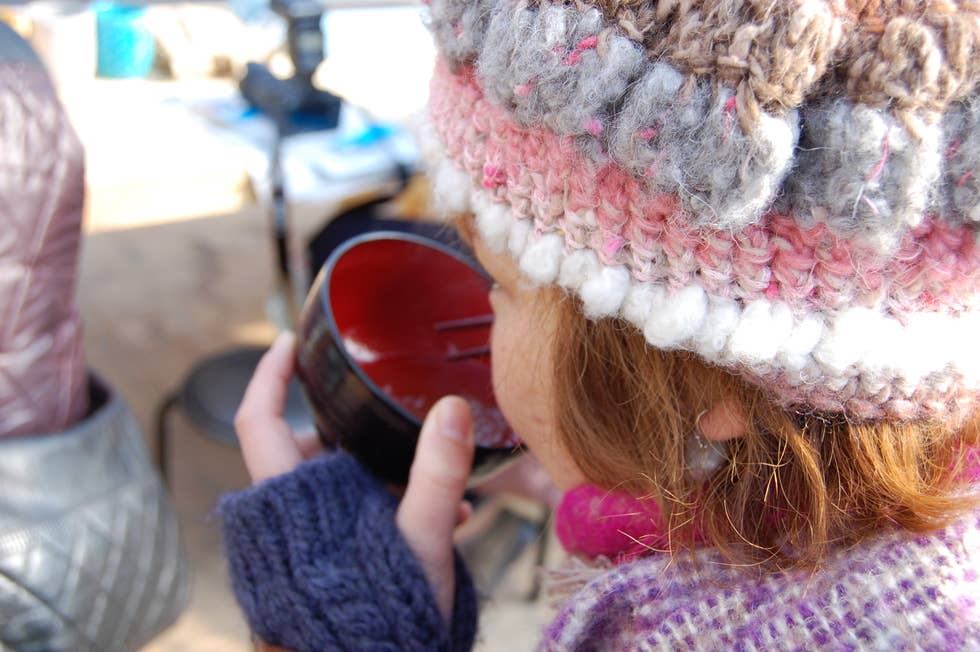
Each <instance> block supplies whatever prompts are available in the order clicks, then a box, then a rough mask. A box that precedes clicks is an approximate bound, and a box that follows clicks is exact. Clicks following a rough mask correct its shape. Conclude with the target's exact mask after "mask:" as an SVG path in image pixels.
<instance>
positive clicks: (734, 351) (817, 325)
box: [433, 160, 980, 403]
mask: <svg viewBox="0 0 980 652" xmlns="http://www.w3.org/2000/svg"><path fill="white" fill-rule="evenodd" d="M447 162H448V161H447V160H443V161H442V162H441V163H440V166H439V168H438V172H437V174H436V175H435V176H434V178H433V184H434V192H435V195H436V196H438V197H447V196H450V197H453V198H455V199H456V201H457V203H458V204H460V205H464V204H465V205H467V206H472V207H473V208H474V210H475V211H476V214H477V220H476V223H477V228H478V230H479V232H480V234H481V236H482V237H484V238H485V239H486V241H487V242H488V243H490V244H491V245H492V246H494V248H495V249H496V250H498V251H499V250H501V249H502V248H503V247H501V245H503V246H505V247H506V248H507V249H508V250H509V252H510V254H511V255H512V256H513V257H514V259H515V261H518V264H519V266H520V269H521V270H522V271H523V272H524V274H525V275H527V276H528V277H529V278H530V279H531V280H532V281H535V282H537V283H540V284H551V283H555V282H557V284H558V285H560V286H562V287H564V288H566V289H567V290H570V291H573V292H574V293H575V294H576V295H578V297H579V298H581V300H582V302H583V305H584V307H585V311H586V313H587V314H588V315H589V316H590V317H592V318H595V317H600V316H619V317H621V318H623V319H624V320H626V321H628V322H630V323H632V324H633V325H634V326H636V327H637V328H638V329H639V330H640V331H642V332H643V333H644V335H645V337H646V339H647V341H648V342H650V344H651V345H653V346H656V347H658V348H661V349H686V350H689V351H693V352H695V353H697V354H699V355H701V356H702V357H703V358H704V359H706V360H707V361H708V362H711V363H715V364H720V365H725V366H733V365H736V366H738V367H739V368H741V369H743V370H746V371H748V372H749V373H750V374H752V375H755V376H758V377H766V376H770V375H771V374H772V373H773V372H774V371H780V372H785V373H786V378H787V379H795V380H796V382H795V384H797V385H799V386H804V385H807V386H810V385H818V384H819V385H823V386H825V387H827V388H829V389H831V390H833V391H839V390H840V389H842V388H844V387H845V386H847V385H848V384H849V383H851V382H852V381H859V382H860V390H859V392H858V397H862V396H863V397H865V398H866V399H867V400H870V401H871V402H874V403H877V402H878V400H877V399H876V397H877V396H879V394H880V392H881V391H882V389H883V388H885V387H886V386H887V387H890V393H889V398H891V399H894V398H903V399H909V400H911V399H912V398H913V394H914V393H915V392H916V390H917V389H918V388H919V387H920V385H921V384H922V382H923V381H924V380H926V379H927V378H928V382H929V385H930V387H936V386H937V385H942V384H943V383H946V384H951V383H958V384H959V385H960V386H961V387H962V388H963V389H964V390H965V391H966V392H969V393H976V392H978V391H980V347H976V346H972V347H969V346H967V347H964V346H963V345H964V343H969V342H975V340H976V335H977V333H980V314H973V313H970V314H962V315H959V316H952V315H945V314H940V313H926V312H920V313H908V314H903V315H902V321H899V319H896V318H895V317H893V316H890V315H886V314H884V313H883V312H881V311H880V310H876V309H869V308H856V307H855V308H848V309H845V310H843V311H840V312H838V313H836V314H821V313H816V312H809V313H804V314H802V315H801V314H800V311H799V307H798V306H797V307H796V310H795V311H794V310H793V309H791V307H790V306H789V305H787V304H786V303H784V302H782V301H770V300H767V299H756V300H754V301H752V302H750V303H749V304H748V305H741V304H740V303H739V302H736V301H732V300H731V299H727V298H724V297H719V296H712V295H710V294H708V293H707V292H706V291H705V290H704V288H703V287H701V286H699V285H696V284H694V285H690V286H688V287H686V288H683V289H681V290H680V291H671V290H668V289H667V288H666V287H664V286H662V285H656V284H650V283H644V282H640V281H637V280H635V279H633V278H632V277H631V275H630V274H629V272H628V271H627V270H626V269H625V268H621V267H616V268H610V267H606V266H604V265H603V264H602V263H601V262H600V261H599V259H598V257H597V256H596V255H595V253H594V252H592V251H591V250H578V251H575V250H567V249H566V248H565V247H564V246H560V244H561V243H562V242H563V238H562V237H561V235H560V233H557V232H551V233H535V231H534V228H533V223H532V222H531V220H528V219H524V218H518V217H515V216H514V215H513V214H512V213H511V211H509V210H508V209H507V208H506V206H505V205H503V204H501V203H500V202H497V201H495V200H494V199H493V197H492V195H490V194H489V193H488V192H487V191H486V190H484V189H483V188H480V187H478V186H477V185H476V184H474V183H473V182H472V180H470V179H469V177H468V176H467V175H466V174H465V173H463V172H462V171H460V170H459V169H458V168H457V169H456V173H448V172H447V171H446V163H447ZM449 164H450V165H453V164H452V163H449ZM444 184H452V186H453V187H452V188H447V187H443V186H444ZM507 220H509V221H510V226H509V231H507V232H506V233H505V231H504V228H505V222H506V221H507ZM903 322H904V323H903ZM849 398H850V397H849Z"/></svg>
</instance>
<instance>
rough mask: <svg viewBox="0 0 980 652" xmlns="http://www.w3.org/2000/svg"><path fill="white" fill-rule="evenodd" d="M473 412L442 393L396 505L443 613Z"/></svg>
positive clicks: (450, 592) (450, 595) (448, 608)
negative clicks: (406, 483)
mask: <svg viewBox="0 0 980 652" xmlns="http://www.w3.org/2000/svg"><path fill="white" fill-rule="evenodd" d="M473 448H474V444H473V418H472V416H471V414H470V408H469V405H467V403H466V402H465V401H464V400H462V399H461V398H458V397H453V396H451V397H446V398H443V399H441V400H440V401H439V402H438V403H436V404H435V406H433V408H432V409H431V410H430V411H429V414H428V416H426V419H425V423H424V424H423V425H422V433H421V434H420V435H419V443H418V447H417V448H416V450H415V460H414V462H412V470H411V473H410V475H409V479H408V487H407V488H406V489H405V495H404V497H403V498H402V502H401V504H400V505H399V507H398V514H397V522H398V528H399V529H400V530H401V532H402V535H403V536H404V537H405V540H406V541H407V542H408V544H409V546H410V547H411V548H412V551H413V552H414V553H415V556H416V557H417V558H418V559H419V561H420V562H421V563H422V567H423V568H424V569H425V574H426V577H427V578H428V580H429V583H430V585H431V586H432V590H433V592H434V593H435V595H436V600H437V601H438V603H439V610H440V612H441V613H442V614H443V616H445V617H446V618H447V619H448V618H449V617H450V616H451V612H452V605H453V599H454V597H455V587H456V583H455V576H454V566H453V564H454V561H453V530H454V529H455V527H456V524H457V523H458V521H459V517H460V503H461V502H462V500H463V492H464V491H465V490H466V480H467V478H468V477H469V473H470V469H471V467H472V465H473Z"/></svg>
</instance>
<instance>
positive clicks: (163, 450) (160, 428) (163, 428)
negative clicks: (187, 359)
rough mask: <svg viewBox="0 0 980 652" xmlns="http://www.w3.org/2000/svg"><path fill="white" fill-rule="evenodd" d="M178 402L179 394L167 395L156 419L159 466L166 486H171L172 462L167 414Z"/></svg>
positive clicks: (158, 409)
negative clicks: (170, 460)
mask: <svg viewBox="0 0 980 652" xmlns="http://www.w3.org/2000/svg"><path fill="white" fill-rule="evenodd" d="M176 404H177V395H176V394H170V395H169V396H167V397H166V398H165V399H164V400H163V402H162V403H161V404H160V407H158V408H157V419H156V427H157V430H156V440H157V441H156V454H157V466H158V467H159V468H160V476H161V477H162V478H163V484H164V486H165V487H168V488H169V487H170V462H169V459H168V456H169V452H170V451H169V445H168V444H169V441H168V440H169V434H170V433H169V431H168V430H167V414H168V413H169V412H170V409H171V408H172V407H173V406H174V405H176Z"/></svg>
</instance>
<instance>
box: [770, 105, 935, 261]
mask: <svg viewBox="0 0 980 652" xmlns="http://www.w3.org/2000/svg"><path fill="white" fill-rule="evenodd" d="M802 114H803V125H804V128H803V136H802V139H801V142H800V149H799V153H798V155H797V159H798V163H797V167H796V169H795V170H794V171H793V175H792V177H791V178H790V180H789V183H788V188H789V195H790V202H791V204H792V207H793V210H794V213H795V215H796V216H797V218H798V219H807V218H810V219H814V220H817V221H823V222H826V223H827V225H828V226H829V227H830V228H831V230H832V231H833V232H835V233H837V234H839V235H843V236H844V237H848V238H851V237H854V238H857V239H858V240H860V241H862V242H864V243H866V244H869V245H871V246H874V247H875V248H877V249H879V250H882V251H887V250H889V249H892V248H893V247H894V246H895V245H896V243H897V241H898V239H899V238H900V237H901V235H902V234H903V233H904V232H905V231H906V230H907V229H908V228H909V227H914V226H917V225H918V224H919V223H920V222H921V221H922V218H923V217H924V215H925V210H926V207H927V206H928V205H929V204H930V203H931V202H930V200H931V196H932V193H933V188H934V187H935V186H936V185H937V182H938V181H939V178H940V169H941V163H942V160H941V156H940V147H941V145H940V143H941V140H942V138H941V133H942V132H941V128H940V126H939V125H938V124H936V125H932V126H927V127H925V128H924V129H923V130H922V133H921V136H920V139H918V140H917V139H915V138H913V137H912V135H911V134H910V133H909V132H908V130H907V129H906V128H905V127H904V126H903V125H902V124H901V123H900V122H899V121H898V120H896V119H895V118H894V117H893V116H892V115H891V114H890V113H889V112H887V111H885V110H882V109H876V108H873V107H870V106H868V105H865V104H855V103H854V102H852V101H850V100H847V99H842V98H837V99H834V100H830V101H824V102H818V103H815V104H811V105H804V107H803V109H802Z"/></svg>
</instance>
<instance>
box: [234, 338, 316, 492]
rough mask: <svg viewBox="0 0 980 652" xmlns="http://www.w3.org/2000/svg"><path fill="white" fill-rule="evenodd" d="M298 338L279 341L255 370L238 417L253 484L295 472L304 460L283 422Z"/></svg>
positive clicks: (239, 434) (239, 432) (237, 421)
mask: <svg viewBox="0 0 980 652" xmlns="http://www.w3.org/2000/svg"><path fill="white" fill-rule="evenodd" d="M295 343H296V337H295V336H294V335H293V334H292V333H290V332H288V331H287V332H284V333H281V334H280V335H279V337H278V338H276V341H275V342H273V344H272V347H271V348H270V349H269V350H268V351H267V352H266V354H265V355H264V356H262V359H261V360H260V361H259V364H258V366H257V367H256V368H255V373H254V374H253V376H252V380H250V381H249V383H248V387H247V388H246V389H245V396H244V398H242V403H241V405H240V406H239V407H238V412H237V414H236V415H235V431H236V432H237V433H238V439H239V442H240V443H241V446H242V457H244V458H245V466H246V467H247V468H248V472H249V475H251V477H252V480H253V482H256V483H257V482H261V481H262V480H265V479H267V478H271V477H274V476H277V475H280V474H283V473H286V472H288V471H292V470H293V469H294V468H296V467H297V466H298V465H299V463H300V462H301V461H302V460H303V458H302V455H301V454H300V450H299V447H298V446H297V444H296V441H295V440H294V438H293V432H292V430H291V429H290V427H289V424H288V423H286V421H285V419H283V418H282V415H283V410H284V409H285V405H286V388H287V386H288V385H289V380H290V378H291V377H292V375H293V371H294V368H295V355H294V347H295Z"/></svg>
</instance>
